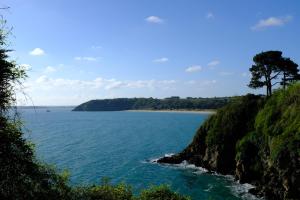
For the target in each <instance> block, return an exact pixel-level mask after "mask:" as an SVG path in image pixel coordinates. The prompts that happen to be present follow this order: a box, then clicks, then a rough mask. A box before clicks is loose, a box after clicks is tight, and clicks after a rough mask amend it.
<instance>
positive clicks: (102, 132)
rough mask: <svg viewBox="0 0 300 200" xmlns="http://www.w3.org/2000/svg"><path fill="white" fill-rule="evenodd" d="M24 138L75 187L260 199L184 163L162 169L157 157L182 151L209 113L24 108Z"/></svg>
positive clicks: (216, 199) (201, 198)
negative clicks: (107, 185) (166, 189)
mask: <svg viewBox="0 0 300 200" xmlns="http://www.w3.org/2000/svg"><path fill="white" fill-rule="evenodd" d="M19 112H20V114H21V118H22V120H23V122H24V131H25V136H24V137H26V138H27V139H28V140H30V141H31V142H33V143H34V144H35V150H36V155H37V157H38V158H39V159H40V160H42V161H44V162H47V163H49V164H51V165H54V166H55V167H56V168H57V169H58V170H68V171H69V172H70V182H71V184H73V185H80V184H81V185H88V184H99V183H101V180H102V179H103V178H109V179H110V180H111V183H112V184H117V183H127V184H130V185H131V186H132V189H133V191H134V193H136V194H137V193H139V192H140V191H141V190H142V189H144V188H149V187H151V186H153V185H161V184H165V185H168V186H170V187H171V188H172V190H174V191H176V192H178V193H181V194H184V195H188V196H190V197H191V198H192V199H193V200H206V199H210V200H240V199H257V198H255V197H254V196H253V195H251V194H249V193H248V190H249V189H250V188H251V187H252V186H251V185H249V184H239V183H238V182H236V181H235V180H234V178H233V177H232V176H229V175H228V176H223V175H219V174H217V173H207V171H206V170H205V169H203V168H200V167H195V166H194V165H190V164H189V163H186V162H183V163H182V164H179V165H161V164H157V163H155V162H153V161H155V160H156V159H157V158H159V157H162V156H165V155H170V154H173V153H176V152H180V151H181V150H183V149H184V148H185V147H186V146H187V145H188V144H189V143H190V142H191V141H192V139H193V137H194V135H195V132H196V131H197V129H198V128H199V126H200V125H201V124H202V123H203V122H204V121H205V120H206V119H207V118H208V117H209V116H210V114H207V113H184V112H140V111H139V112H128V111H117V112H73V111H72V108H71V107H48V108H35V109H34V108H26V109H24V108H20V109H19Z"/></svg>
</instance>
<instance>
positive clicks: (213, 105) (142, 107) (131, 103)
mask: <svg viewBox="0 0 300 200" xmlns="http://www.w3.org/2000/svg"><path fill="white" fill-rule="evenodd" d="M233 98H236V97H213V98H193V97H187V98H180V97H177V96H173V97H168V98H164V99H156V98H116V99H101V100H100V99H99V100H91V101H88V102H85V103H82V104H80V105H79V106H77V107H75V108H74V109H73V111H126V110H134V111H165V112H173V111H177V112H207V111H209V112H212V111H214V110H215V109H218V108H221V107H223V106H225V105H227V104H228V102H229V101H230V100H231V99H233Z"/></svg>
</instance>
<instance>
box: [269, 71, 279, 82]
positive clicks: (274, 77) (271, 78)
mask: <svg viewBox="0 0 300 200" xmlns="http://www.w3.org/2000/svg"><path fill="white" fill-rule="evenodd" d="M280 73H281V72H278V73H277V74H276V75H274V76H273V77H272V78H270V80H273V79H274V78H276V77H277V76H278V75H279V74H280Z"/></svg>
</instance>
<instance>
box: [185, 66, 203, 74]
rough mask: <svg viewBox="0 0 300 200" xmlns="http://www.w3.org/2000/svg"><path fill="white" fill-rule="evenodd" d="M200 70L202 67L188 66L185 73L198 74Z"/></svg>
mask: <svg viewBox="0 0 300 200" xmlns="http://www.w3.org/2000/svg"><path fill="white" fill-rule="evenodd" d="M201 70H202V67H201V66H200V65H193V66H190V67H188V68H186V69H185V71H186V72H190V73H192V72H198V71H201Z"/></svg>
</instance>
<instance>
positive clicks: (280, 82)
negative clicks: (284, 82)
mask: <svg viewBox="0 0 300 200" xmlns="http://www.w3.org/2000/svg"><path fill="white" fill-rule="evenodd" d="M277 83H281V82H276V83H274V84H272V87H273V86H274V85H276V84H277Z"/></svg>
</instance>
